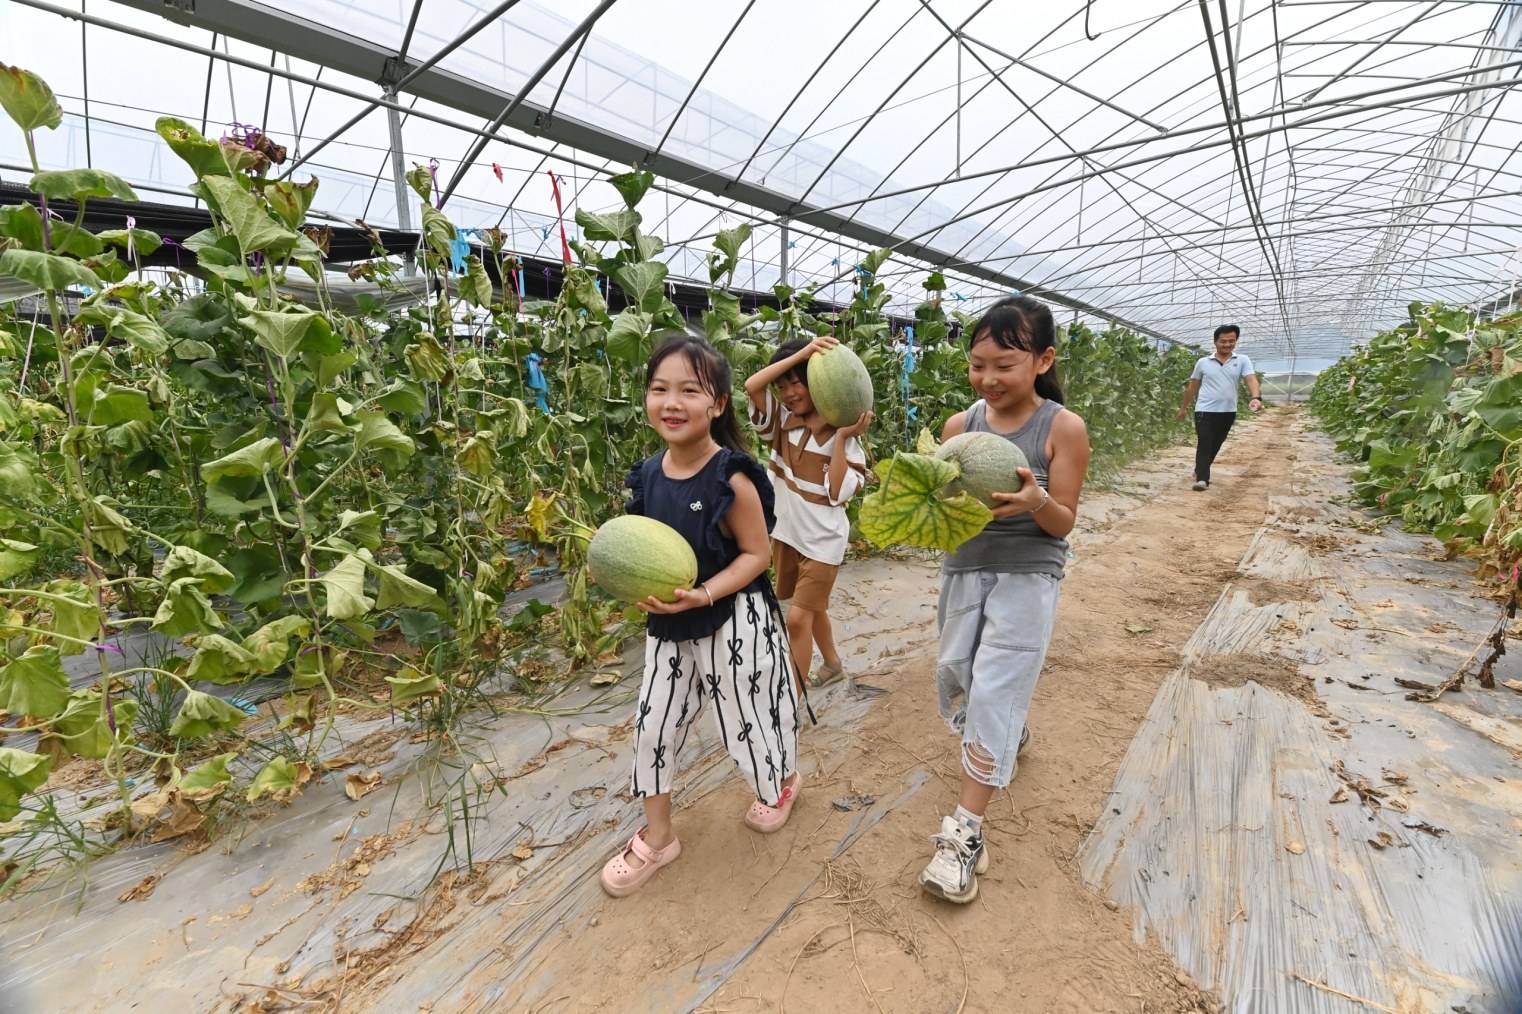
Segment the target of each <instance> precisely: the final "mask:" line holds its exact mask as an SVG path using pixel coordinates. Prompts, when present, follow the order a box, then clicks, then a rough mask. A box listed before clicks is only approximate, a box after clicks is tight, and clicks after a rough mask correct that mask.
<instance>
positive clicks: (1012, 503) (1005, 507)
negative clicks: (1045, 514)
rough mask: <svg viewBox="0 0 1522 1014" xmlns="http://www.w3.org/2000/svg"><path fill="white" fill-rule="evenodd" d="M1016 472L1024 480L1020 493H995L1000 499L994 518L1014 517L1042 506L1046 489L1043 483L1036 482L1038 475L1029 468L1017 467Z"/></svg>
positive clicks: (995, 497)
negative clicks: (1042, 485)
mask: <svg viewBox="0 0 1522 1014" xmlns="http://www.w3.org/2000/svg"><path fill="white" fill-rule="evenodd" d="M1015 474H1016V475H1018V476H1019V477H1020V478H1021V479H1022V480H1024V483H1025V484H1024V485H1023V486H1021V487H1020V491H1019V492H1018V493H995V494H994V499H995V500H997V501H999V506H997V507H995V508H994V518H995V519H999V518H1012V517H1014V516H1015V515H1017V514H1025V513H1028V512H1030V511H1032V510H1034V509H1036V508H1037V507H1040V506H1041V501H1042V500H1044V499H1045V498H1046V497H1045V493H1046V491H1045V490H1043V489H1042V488H1041V484H1040V483H1038V482H1036V477H1035V476H1034V475H1032V474H1031V470H1030V469H1028V468H1017V469H1015Z"/></svg>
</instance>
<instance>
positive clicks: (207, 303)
mask: <svg viewBox="0 0 1522 1014" xmlns="http://www.w3.org/2000/svg"><path fill="white" fill-rule="evenodd" d="M232 323H233V311H232V308H231V307H230V306H228V305H227V302H226V301H225V300H224V299H222V298H221V297H219V296H217V295H216V294H215V293H211V292H203V293H201V294H200V295H198V296H191V297H190V298H189V299H187V300H185V301H184V302H183V303H179V304H176V305H175V306H174V307H172V308H171V309H170V310H169V312H168V313H166V314H164V320H163V324H164V330H165V331H168V332H169V334H170V336H171V337H174V338H179V339H182V340H192V341H202V342H204V341H210V340H211V339H213V338H216V337H217V336H218V335H220V334H221V333H222V332H223V331H225V330H226V329H227V328H229V327H231V326H232ZM214 354H215V353H213V352H211V351H209V350H208V352H207V353H206V356H207V358H210V357H211V356H212V355H214Z"/></svg>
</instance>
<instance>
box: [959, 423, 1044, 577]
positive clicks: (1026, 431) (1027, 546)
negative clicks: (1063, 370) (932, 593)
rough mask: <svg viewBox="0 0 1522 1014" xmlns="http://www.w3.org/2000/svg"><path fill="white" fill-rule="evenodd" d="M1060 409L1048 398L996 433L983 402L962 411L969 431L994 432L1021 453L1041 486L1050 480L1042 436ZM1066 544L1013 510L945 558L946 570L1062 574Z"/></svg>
mask: <svg viewBox="0 0 1522 1014" xmlns="http://www.w3.org/2000/svg"><path fill="white" fill-rule="evenodd" d="M1061 411H1062V403H1061V402H1059V401H1055V400H1052V399H1048V400H1046V401H1043V402H1042V403H1041V406H1040V407H1039V408H1037V409H1036V414H1035V415H1033V416H1031V417H1030V419H1029V420H1028V421H1027V422H1026V423H1025V425H1024V426H1021V427H1020V428H1019V429H1017V430H1015V431H1014V432H1013V433H997V431H996V430H994V429H993V428H992V427H991V426H989V425H988V407H987V405H986V403H984V402H983V400H982V399H979V400H978V401H977V402H975V403H974V404H973V406H972V408H970V409H968V410H967V427H966V431H967V432H969V433H972V432H976V431H981V432H984V433H997V435H998V436H1001V437H1003V438H1004V439H1005V440H1008V441H1009V442H1010V443H1012V444H1014V445H1015V446H1016V447H1018V448H1020V450H1021V452H1022V453H1024V454H1025V460H1026V461H1029V462H1030V466H1031V472H1032V473H1033V474H1034V475H1035V477H1036V482H1037V483H1039V484H1040V485H1041V487H1042V488H1043V489H1045V488H1047V485H1048V483H1049V482H1050V478H1049V474H1048V470H1049V469H1050V468H1051V460H1050V459H1049V458H1048V457H1047V454H1046V439H1047V437H1048V436H1049V435H1050V434H1051V432H1052V420H1053V419H1055V418H1057V415H1058V413H1060V412H1061ZM1067 558H1068V544H1067V540H1066V539H1059V538H1057V537H1055V536H1052V535H1048V534H1047V533H1046V532H1044V531H1042V529H1041V526H1040V525H1038V524H1036V519H1035V518H1033V517H1031V515H1029V514H1017V515H1015V516H1014V517H1012V518H996V519H995V520H993V521H990V522H989V524H988V527H987V528H985V529H983V530H982V531H981V532H979V533H978V534H977V535H974V536H973V537H972V538H971V539H969V540H968V541H967V542H964V543H962V545H961V546H960V547H959V548H958V549H957V551H956V552H954V553H952V554H950V555H949V556H947V557H946V562H945V565H944V568H943V569H944V570H945V571H946V572H947V573H953V572H956V571H966V570H991V571H996V572H998V573H1000V574H1050V575H1051V576H1052V577H1056V578H1060V577H1062V573H1063V567H1064V566H1065V565H1066V564H1067Z"/></svg>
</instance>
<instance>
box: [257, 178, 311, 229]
mask: <svg viewBox="0 0 1522 1014" xmlns="http://www.w3.org/2000/svg"><path fill="white" fill-rule="evenodd" d="M316 194H317V177H315V176H311V177H308V178H307V181H306V182H305V183H293V182H291V181H290V180H277V181H276V182H274V183H271V184H268V185H267V186H265V188H264V199H265V200H267V201H269V202H270V207H272V208H274V209H275V214H277V215H279V216H280V220H281V221H282V222H284V223H285V224H286V225H287V226H288V227H290V228H292V229H299V228H301V223H302V222H305V221H306V217H307V210H308V209H310V208H311V207H312V198H313V197H315V196H316Z"/></svg>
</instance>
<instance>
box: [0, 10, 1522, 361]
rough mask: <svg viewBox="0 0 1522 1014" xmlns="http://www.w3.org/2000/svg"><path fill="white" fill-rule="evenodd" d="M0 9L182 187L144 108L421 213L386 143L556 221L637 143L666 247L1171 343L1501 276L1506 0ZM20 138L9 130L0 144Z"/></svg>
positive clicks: (15, 151) (458, 205) (343, 200)
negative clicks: (1003, 300) (1129, 330)
mask: <svg viewBox="0 0 1522 1014" xmlns="http://www.w3.org/2000/svg"><path fill="white" fill-rule="evenodd" d="M0 33H3V37H4V38H5V39H6V40H7V41H8V42H9V43H10V44H11V45H9V46H7V49H8V50H9V54H8V56H7V57H6V59H8V60H11V61H15V62H19V63H21V64H23V65H25V66H27V67H28V68H29V69H31V70H34V71H36V72H38V73H40V74H42V75H43V76H44V77H45V78H46V79H47V80H48V81H49V82H50V84H51V85H52V86H53V89H54V91H55V92H57V93H58V95H59V98H60V101H61V102H62V103H63V105H64V108H65V111H66V113H67V115H66V118H65V124H64V127H63V128H61V129H60V130H58V131H55V132H53V133H52V134H49V135H46V136H43V137H41V138H39V141H40V150H39V157H40V159H41V160H42V161H43V163H44V164H45V165H47V166H49V167H60V166H65V165H83V164H91V165H94V166H96V167H99V168H105V169H109V170H111V171H113V172H116V173H118V174H120V175H122V176H124V177H125V178H127V179H128V180H130V181H132V182H133V183H135V184H138V185H140V186H141V188H142V189H143V190H144V191H145V193H144V196H145V197H149V198H152V199H160V200H170V201H190V200H192V198H191V196H190V195H189V194H188V192H187V191H186V187H187V186H188V185H189V184H190V182H191V178H190V175H189V171H188V169H187V168H186V167H184V166H183V165H182V164H180V163H179V161H178V160H177V159H176V158H175V157H174V156H173V155H172V154H171V153H170V152H169V151H168V150H167V148H166V147H165V146H164V145H163V144H162V143H161V142H160V141H159V139H158V137H157V135H156V134H155V133H154V132H153V121H154V119H155V118H156V117H157V116H158V115H160V114H170V115H176V116H179V117H181V118H183V119H185V120H187V121H189V122H191V123H195V124H199V125H203V126H204V127H205V129H206V132H208V133H212V134H216V133H219V132H222V131H226V130H229V129H232V127H233V126H234V125H235V124H253V125H257V126H260V127H261V128H263V129H264V130H265V132H267V133H268V134H270V135H271V136H273V137H274V138H276V139H277V140H278V141H280V142H281V143H284V144H286V146H287V147H288V148H289V149H290V152H291V158H290V160H289V161H288V162H287V164H286V165H285V166H284V167H282V168H281V170H280V171H281V172H296V173H299V174H303V175H304V174H306V173H311V174H313V175H316V176H318V177H319V178H320V179H321V180H322V185H321V189H320V191H319V194H318V198H317V202H316V206H317V207H318V208H319V209H320V210H321V211H322V212H323V213H324V214H326V215H329V216H331V217H334V218H338V219H344V220H353V219H357V218H363V219H365V220H366V221H367V222H370V223H372V224H376V225H386V226H397V227H402V228H407V227H409V226H410V225H411V224H412V222H411V218H412V217H414V216H415V209H410V208H406V207H405V206H404V207H403V208H402V209H400V211H399V208H398V187H397V185H396V183H395V174H394V169H395V166H396V164H397V162H398V161H399V162H400V163H401V164H402V165H403V167H404V168H410V167H411V165H412V164H414V163H427V162H428V161H429V160H436V161H437V163H438V169H437V172H438V178H439V181H440V184H441V185H443V186H445V187H446V189H447V190H448V191H449V195H450V196H449V199H448V202H447V204H446V208H445V210H446V213H448V214H449V215H450V216H451V218H452V219H453V220H454V221H455V222H456V224H457V225H459V226H461V227H466V228H470V227H476V228H480V227H488V226H498V227H500V228H502V229H503V230H504V231H505V232H506V233H507V234H508V237H509V245H510V246H511V247H512V248H513V249H515V250H518V251H521V252H524V253H529V254H539V255H540V256H544V255H547V254H548V255H553V254H555V253H556V252H557V251H558V249H559V237H558V233H557V231H556V228H555V224H556V220H557V206H556V199H557V195H556V192H557V190H558V194H559V200H560V201H561V204H562V206H563V207H564V209H565V219H566V222H567V224H568V228H572V226H571V222H570V220H571V211H572V208H573V207H574V206H585V207H587V208H590V209H592V210H605V209H607V208H610V207H612V206H614V205H615V204H617V202H618V196H617V194H616V193H615V192H614V191H613V189H612V188H611V187H610V186H608V185H606V184H605V183H604V182H602V179H603V178H604V177H605V176H606V175H607V174H608V173H609V172H615V171H621V170H622V169H624V168H626V167H627V166H628V165H629V164H630V163H632V162H635V161H638V162H641V163H642V164H644V165H646V166H648V167H649V168H651V169H653V170H654V171H655V172H656V173H657V175H658V176H660V177H661V178H662V179H661V184H660V187H659V189H657V190H654V191H652V192H651V194H650V195H649V196H647V198H646V200H645V203H644V204H643V205H642V207H641V211H642V213H643V214H644V216H645V221H646V228H647V230H648V231H651V232H653V233H655V234H657V235H660V236H662V237H664V238H665V239H666V241H667V243H668V248H667V254H666V255H665V256H666V257H667V258H668V259H669V261H670V265H671V271H672V274H673V275H674V276H678V277H687V278H704V277H706V275H705V273H704V270H703V263H704V257H705V256H706V253H707V251H708V249H709V246H710V241H711V237H712V235H713V233H714V232H716V231H717V230H718V229H719V228H721V227H724V226H726V225H734V224H736V223H738V222H741V221H751V222H754V223H755V224H756V226H757V227H756V229H755V232H754V233H753V236H752V240H751V242H750V244H749V246H748V249H747V250H746V251H745V260H744V261H743V262H742V266H741V268H740V271H739V272H738V273H737V277H736V283H737V284H738V285H741V286H744V287H747V288H756V289H765V288H767V287H769V286H770V285H772V284H773V283H775V282H777V281H778V280H780V279H781V278H782V277H783V272H784V270H785V271H786V276H787V278H788V279H789V280H791V281H792V282H793V283H795V284H808V283H815V284H818V285H820V287H821V288H820V294H821V295H822V296H825V297H827V298H844V297H845V296H846V294H847V292H848V290H849V288H850V285H851V282H852V269H853V265H854V264H856V263H857V261H858V260H860V258H861V257H862V255H863V254H864V253H865V252H866V251H867V250H870V249H872V248H874V247H876V246H880V245H891V246H894V247H896V248H897V249H898V250H899V251H900V256H899V257H896V258H895V259H894V260H892V261H890V262H889V264H888V265H887V266H886V267H885V268H884V269H883V271H882V273H881V277H884V278H886V279H888V280H890V282H891V285H892V289H893V292H894V296H895V302H894V304H893V307H892V308H893V309H894V311H895V312H900V313H903V312H906V311H908V310H909V309H911V308H912V306H913V305H914V304H915V303H917V302H919V301H920V300H921V299H922V298H923V290H922V289H921V288H920V283H921V282H922V281H923V279H924V277H925V275H926V274H927V273H928V271H929V270H931V269H932V267H934V268H939V269H941V270H943V271H944V272H945V274H946V276H947V280H948V296H947V298H948V300H949V301H951V302H952V303H953V304H954V305H955V306H957V308H960V309H964V310H967V311H969V312H972V311H976V310H977V309H979V308H981V307H982V306H985V305H986V304H987V303H988V302H989V301H990V300H992V299H994V298H997V297H999V296H1002V295H1005V294H1008V293H1009V292H1011V291H1014V290H1019V291H1023V292H1026V293H1028V294H1033V295H1038V296H1041V297H1042V298H1046V299H1048V300H1051V301H1052V302H1054V303H1057V304H1060V305H1061V306H1063V307H1065V308H1067V310H1065V311H1064V312H1065V313H1067V312H1071V313H1073V314H1076V315H1079V316H1082V317H1084V318H1086V319H1089V320H1090V322H1091V323H1100V324H1102V323H1103V322H1105V321H1106V320H1110V319H1114V320H1118V321H1121V322H1123V323H1126V324H1129V325H1131V326H1133V327H1136V328H1138V329H1140V330H1142V331H1144V332H1145V333H1148V334H1151V335H1153V336H1155V337H1158V338H1166V339H1169V340H1174V341H1182V342H1190V343H1198V342H1201V341H1205V340H1208V337H1209V334H1210V331H1211V330H1212V328H1213V327H1214V326H1215V325H1216V324H1218V323H1221V322H1224V321H1235V322H1238V323H1240V324H1241V325H1242V327H1243V329H1244V338H1245V339H1246V345H1245V346H1244V347H1245V348H1247V349H1248V350H1250V351H1251V352H1252V353H1253V354H1254V356H1255V357H1256V358H1258V359H1259V360H1260V361H1263V362H1265V363H1267V364H1270V365H1273V364H1278V363H1280V362H1281V361H1282V363H1283V365H1284V366H1286V367H1288V366H1290V365H1291V363H1297V364H1298V365H1299V367H1300V368H1301V369H1304V368H1306V367H1308V366H1310V367H1314V364H1316V363H1317V362H1319V361H1324V360H1326V359H1329V358H1333V357H1336V356H1338V355H1340V354H1341V353H1342V352H1344V351H1345V350H1346V349H1347V348H1348V347H1349V345H1350V344H1351V343H1352V342H1354V341H1357V340H1360V339H1362V338H1365V337H1367V336H1368V335H1369V334H1371V333H1372V332H1373V331H1375V330H1377V329H1379V328H1382V327H1386V326H1389V325H1391V324H1394V323H1397V322H1399V321H1401V320H1403V319H1404V317H1405V306H1406V304H1407V303H1408V302H1409V301H1411V300H1415V299H1420V300H1437V299H1441V300H1445V301H1448V302H1453V303H1461V304H1470V305H1474V306H1476V307H1484V308H1493V307H1495V306H1497V305H1509V304H1510V303H1511V302H1513V301H1514V300H1515V290H1516V289H1517V287H1518V286H1517V282H1518V280H1519V277H1522V258H1519V256H1518V253H1519V250H1522V164H1518V161H1517V153H1518V149H1519V147H1522V108H1519V106H1522V103H1519V100H1518V98H1517V97H1516V96H1515V94H1514V88H1513V86H1514V84H1515V82H1516V79H1517V73H1518V70H1519V68H1522V51H1519V48H1518V43H1519V35H1522V12H1519V10H1518V8H1517V7H1516V6H1515V5H1513V4H1509V3H1502V2H1498V0H1475V2H1460V0H1420V2H1418V0H1278V2H1264V0H1234V2H1233V0H1178V2H1169V0H1089V2H1083V0H1054V2H1049V3H1044V4H1029V3H1020V2H1015V0H835V2H831V3H818V2H813V3H804V2H801V0H768V2H765V3H758V2H756V0H705V2H702V3H697V2H693V0H622V2H620V0H558V2H557V3H556V4H555V7H554V9H553V10H552V9H550V7H549V6H547V5H545V4H541V3H536V2H532V0H506V2H498V3H491V2H487V0H370V2H365V0H265V2H255V0H117V2H112V0H73V2H68V0H64V2H60V3H53V2H47V0H8V2H7V3H5V4H4V5H0ZM393 133H395V134H396V135H398V136H399V138H400V143H399V144H398V145H396V147H397V148H398V149H399V150H400V151H401V153H402V158H401V159H400V160H396V159H393V157H392V148H393ZM25 164H26V157H25V150H24V147H23V144H22V139H21V137H20V135H19V134H18V133H17V132H15V131H14V130H0V174H3V175H5V176H9V177H15V176H19V175H20V174H21V173H22V170H23V168H24V166H25ZM552 178H553V179H554V180H555V183H553V184H552V182H551V180H552ZM406 198H407V199H408V200H411V199H412V195H410V194H408V195H406ZM783 223H785V227H784V225H783ZM784 263H785V268H784Z"/></svg>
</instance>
